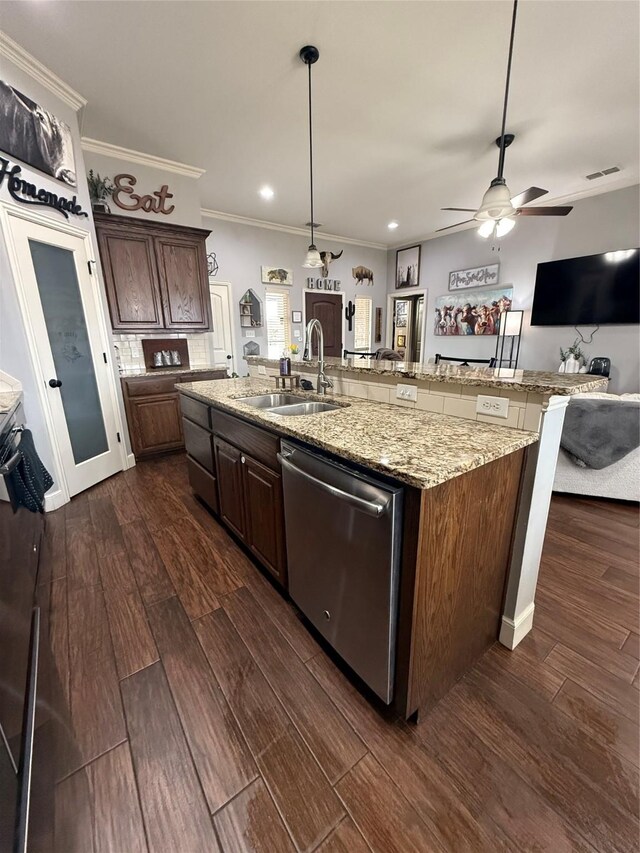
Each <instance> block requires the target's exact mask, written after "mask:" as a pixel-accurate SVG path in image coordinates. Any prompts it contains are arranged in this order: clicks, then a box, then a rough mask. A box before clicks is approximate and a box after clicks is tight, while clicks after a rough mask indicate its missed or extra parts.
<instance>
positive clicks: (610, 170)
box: [585, 166, 620, 181]
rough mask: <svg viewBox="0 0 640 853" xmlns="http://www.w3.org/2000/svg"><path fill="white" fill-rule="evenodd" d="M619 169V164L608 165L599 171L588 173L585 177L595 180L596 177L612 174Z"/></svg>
mask: <svg viewBox="0 0 640 853" xmlns="http://www.w3.org/2000/svg"><path fill="white" fill-rule="evenodd" d="M619 171H620V167H619V166H610V167H609V168H608V169H603V170H602V171H601V172H592V173H591V174H590V175H585V178H586V179H587V180H588V181H595V179H596V178H604V176H605V175H614V174H615V173H616V172H619Z"/></svg>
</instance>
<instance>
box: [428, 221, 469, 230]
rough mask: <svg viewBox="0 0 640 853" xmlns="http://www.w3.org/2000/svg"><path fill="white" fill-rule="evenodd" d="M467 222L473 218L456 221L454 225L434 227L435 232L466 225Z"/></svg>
mask: <svg viewBox="0 0 640 853" xmlns="http://www.w3.org/2000/svg"><path fill="white" fill-rule="evenodd" d="M468 222H473V219H465V221H464V222H456V224H455V225H445V227H444V228H436V232H438V231H448V230H449V228H457V227H458V226H459V225H466V224H467V223H468Z"/></svg>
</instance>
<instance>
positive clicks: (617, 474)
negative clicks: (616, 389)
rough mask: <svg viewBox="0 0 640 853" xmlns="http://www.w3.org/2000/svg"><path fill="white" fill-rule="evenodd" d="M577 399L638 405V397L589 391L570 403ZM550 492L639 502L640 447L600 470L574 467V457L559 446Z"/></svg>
mask: <svg viewBox="0 0 640 853" xmlns="http://www.w3.org/2000/svg"><path fill="white" fill-rule="evenodd" d="M578 399H591V400H597V399H602V400H606V401H607V402H613V401H615V402H616V405H620V406H624V405H627V404H628V403H635V404H636V405H637V404H638V402H640V394H619V395H618V394H608V393H604V392H590V393H585V394H576V395H575V397H572V398H571V400H572V401H573V400H578ZM569 405H571V403H569ZM553 490H554V492H566V493H569V494H575V495H589V496H593V497H599V498H615V499H617V500H625V501H640V447H636V449H635V450H632V451H631V452H630V453H628V454H627V455H626V456H624V457H623V458H622V459H620V460H619V461H617V462H614V463H613V464H612V465H608V466H607V467H606V468H601V469H594V468H587V467H583V466H581V465H578V464H576V462H575V461H574V458H573V457H572V456H571V455H570V454H569V453H567V452H566V451H565V450H564V449H563V448H562V447H561V448H560V452H559V454H558V463H557V466H556V475H555V480H554V483H553Z"/></svg>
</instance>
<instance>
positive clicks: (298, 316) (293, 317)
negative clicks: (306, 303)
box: [291, 311, 302, 323]
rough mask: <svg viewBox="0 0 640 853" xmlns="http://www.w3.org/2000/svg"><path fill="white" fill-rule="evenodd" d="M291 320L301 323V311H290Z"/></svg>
mask: <svg viewBox="0 0 640 853" xmlns="http://www.w3.org/2000/svg"><path fill="white" fill-rule="evenodd" d="M291 322H292V323H302V311H292V312H291Z"/></svg>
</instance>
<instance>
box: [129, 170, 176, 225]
mask: <svg viewBox="0 0 640 853" xmlns="http://www.w3.org/2000/svg"><path fill="white" fill-rule="evenodd" d="M113 183H114V185H115V189H114V191H113V201H114V204H117V205H118V207H120V208H121V209H122V210H143V211H144V212H145V213H164V214H165V216H167V215H168V214H169V213H173V211H174V210H175V209H176V206H175V204H172V205H170V206H169V207H165V202H166V200H167V199H168V198H173V193H170V192H169V186H168V184H163V185H162V186H161V187H160V189H159V190H156V191H155V192H154V193H153V195H138V194H137V193H135V192H134V191H133V188H134V187H135V185H136V184H137V183H138V179H137V178H134V176H133V175H125V174H122V175H116V176H115V178H114V179H113Z"/></svg>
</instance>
